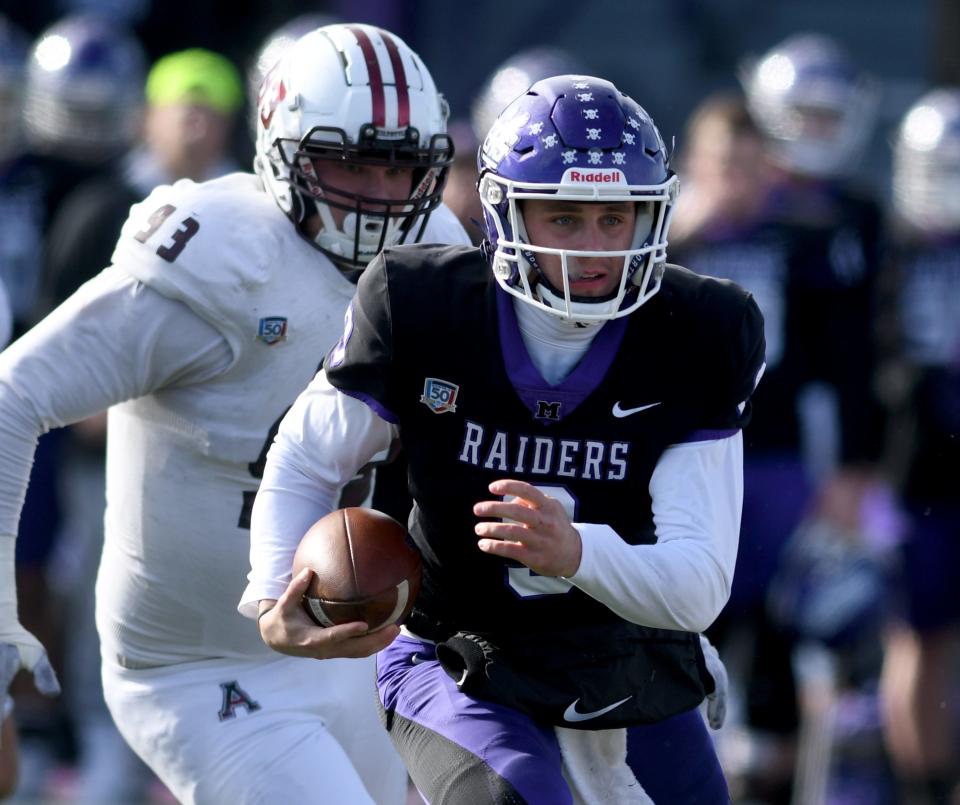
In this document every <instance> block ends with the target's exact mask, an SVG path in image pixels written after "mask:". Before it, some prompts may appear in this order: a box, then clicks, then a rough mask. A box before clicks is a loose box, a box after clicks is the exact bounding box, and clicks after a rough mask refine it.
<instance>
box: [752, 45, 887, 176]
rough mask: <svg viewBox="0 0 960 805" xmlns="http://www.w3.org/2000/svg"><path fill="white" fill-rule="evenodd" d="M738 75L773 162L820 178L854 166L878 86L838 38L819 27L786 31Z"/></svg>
mask: <svg viewBox="0 0 960 805" xmlns="http://www.w3.org/2000/svg"><path fill="white" fill-rule="evenodd" d="M740 80H741V83H742V84H743V89H744V92H745V94H746V96H747V102H748V103H749V106H750V111H751V113H752V114H753V115H754V117H755V118H756V120H757V123H758V124H759V126H760V127H761V129H763V131H764V133H765V134H766V135H767V137H769V138H770V140H771V143H772V146H773V147H772V156H773V158H774V159H775V160H776V161H777V162H779V164H781V165H783V166H784V167H786V168H788V169H790V170H793V171H796V172H797V173H800V174H803V175H807V176H814V177H823V178H832V177H839V176H843V175H846V174H848V173H850V172H851V171H852V170H853V169H854V168H856V166H857V163H858V162H859V160H860V157H861V155H862V154H863V150H864V149H865V147H866V145H867V142H868V140H869V138H870V135H871V134H872V132H873V125H874V121H875V117H876V111H877V104H878V101H879V93H878V89H877V85H876V81H875V80H874V79H872V78H871V77H870V76H868V75H866V74H865V73H864V72H863V71H861V70H860V69H859V68H858V67H857V65H856V64H855V63H854V62H853V60H852V59H851V58H850V55H849V54H848V53H847V52H846V50H845V49H844V48H843V47H841V46H840V44H839V43H837V42H836V41H834V40H833V39H831V38H829V37H827V36H823V35H821V34H797V35H795V36H791V37H789V38H788V39H786V40H784V41H783V42H781V43H780V44H779V45H776V46H775V47H773V48H772V49H771V50H769V51H768V52H767V53H766V54H764V55H763V56H762V57H761V58H760V59H758V60H756V61H754V62H750V63H748V64H746V65H745V68H744V69H743V70H742V71H741V74H740Z"/></svg>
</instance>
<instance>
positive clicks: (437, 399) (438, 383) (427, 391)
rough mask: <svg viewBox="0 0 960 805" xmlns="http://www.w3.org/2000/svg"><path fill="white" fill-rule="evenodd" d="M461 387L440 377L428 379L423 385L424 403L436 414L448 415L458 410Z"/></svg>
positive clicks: (422, 398)
mask: <svg viewBox="0 0 960 805" xmlns="http://www.w3.org/2000/svg"><path fill="white" fill-rule="evenodd" d="M459 391H460V386H458V385H457V384H456V383H451V382H449V381H448V380H441V379H440V378H438V377H428V378H427V379H426V380H425V381H424V383H423V396H422V397H420V402H422V403H423V404H424V405H425V406H427V408H429V409H430V410H431V411H433V413H435V414H446V413H447V412H453V411H456V410H457V394H458V393H459Z"/></svg>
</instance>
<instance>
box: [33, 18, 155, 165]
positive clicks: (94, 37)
mask: <svg viewBox="0 0 960 805" xmlns="http://www.w3.org/2000/svg"><path fill="white" fill-rule="evenodd" d="M145 64H146V60H145V57H144V53H143V50H142V48H141V46H140V43H139V41H138V40H137V39H136V37H135V36H134V35H133V33H132V32H131V31H130V30H128V29H126V28H124V27H123V26H122V25H118V24H115V23H113V22H111V21H110V20H108V19H106V18H104V17H100V16H98V15H95V14H87V13H81V14H73V15H71V16H68V17H64V18H63V19H61V20H59V21H58V22H56V23H55V24H54V25H52V26H50V27H49V28H48V29H47V30H45V31H44V32H43V33H41V34H40V36H39V37H38V38H37V40H36V42H35V43H34V45H33V49H32V51H31V54H30V59H29V62H28V65H27V80H26V91H25V99H24V122H25V124H26V132H27V137H28V142H29V143H30V145H31V146H32V147H33V148H34V149H36V150H37V151H40V152H42V153H55V154H57V155H58V156H61V157H64V158H66V159H70V160H74V161H78V162H99V161H100V160H103V159H107V158H109V157H112V156H115V155H117V154H119V153H121V152H122V151H124V150H126V149H127V148H128V147H130V146H131V145H132V144H133V143H134V142H135V141H136V139H137V137H138V136H139V133H140V125H141V113H142V110H143V85H144V78H145Z"/></svg>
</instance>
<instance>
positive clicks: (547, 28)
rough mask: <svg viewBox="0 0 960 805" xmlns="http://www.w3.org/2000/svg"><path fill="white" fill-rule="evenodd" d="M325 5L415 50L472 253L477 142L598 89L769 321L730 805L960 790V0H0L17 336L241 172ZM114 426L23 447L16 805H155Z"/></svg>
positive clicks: (720, 637) (729, 643)
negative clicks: (666, 148)
mask: <svg viewBox="0 0 960 805" xmlns="http://www.w3.org/2000/svg"><path fill="white" fill-rule="evenodd" d="M337 21H357V22H369V23H373V24H377V25H381V26H383V27H385V28H387V29H389V30H391V31H393V32H395V33H397V34H399V35H400V36H401V37H402V38H404V39H405V40H406V41H407V42H408V43H409V44H410V45H411V47H413V48H414V49H415V50H416V51H417V52H418V53H419V54H420V55H421V56H422V57H423V59H424V61H425V62H426V63H427V64H428V65H429V66H430V69H431V72H432V73H433V75H434V77H435V79H436V81H437V84H438V86H439V88H440V90H441V91H442V92H443V93H444V94H445V95H446V97H447V99H448V101H449V102H450V107H451V124H450V128H451V132H452V135H453V137H454V141H455V143H456V147H457V149H458V158H457V162H456V165H455V168H454V170H453V171H452V172H451V176H450V179H449V182H448V186H447V189H446V192H445V200H446V202H447V204H448V205H449V206H450V207H451V208H452V209H453V210H454V211H455V212H456V213H457V215H458V216H459V217H460V218H461V219H462V220H463V222H464V225H465V226H466V228H467V230H468V232H470V234H471V235H472V236H474V237H475V238H477V239H479V229H478V227H477V226H475V225H474V224H473V223H472V222H471V219H472V218H479V217H480V216H479V206H478V203H477V202H476V200H475V198H474V196H475V190H474V184H473V183H474V181H475V178H476V169H475V154H476V149H477V144H478V142H479V141H480V140H482V139H483V137H484V135H485V133H486V131H487V129H488V128H489V126H490V125H491V123H492V121H493V119H494V117H495V116H496V113H497V112H498V111H499V110H500V109H501V108H502V107H503V106H505V105H506V104H507V103H508V102H509V101H510V100H512V98H513V97H515V96H516V95H517V94H519V93H520V92H522V91H523V90H524V89H526V87H527V86H528V85H529V84H530V83H532V82H533V81H534V80H537V79H540V78H543V77H545V76H547V75H551V74H556V73H569V72H582V73H588V74H595V75H602V76H604V77H607V78H609V79H611V80H612V81H613V82H615V83H616V84H617V86H619V87H621V88H623V89H625V90H626V91H627V92H629V93H630V94H631V95H632V96H633V97H634V98H635V99H636V100H637V101H639V102H640V103H641V104H642V105H643V106H644V107H645V108H646V109H647V110H648V111H649V112H650V114H651V115H652V117H653V118H654V120H655V121H656V122H657V124H658V125H659V128H660V131H661V133H662V134H663V135H664V137H665V139H666V140H667V142H671V141H672V142H674V144H675V153H674V167H675V169H676V170H677V171H678V173H679V174H680V177H681V188H682V190H681V195H680V201H679V203H678V207H677V210H676V214H675V217H674V221H673V226H672V229H671V233H670V252H669V253H670V257H671V261H672V262H677V263H680V264H681V265H685V266H687V267H688V268H690V269H692V270H695V271H698V272H701V273H706V274H711V275H715V276H721V277H726V278H730V279H733V280H735V281H737V282H738V283H740V284H741V285H743V286H744V287H746V288H747V289H748V290H750V291H751V292H752V293H753V294H754V296H755V297H756V298H757V301H758V303H759V304H760V307H761V309H762V311H763V313H764V317H765V322H766V337H767V372H766V376H765V377H764V379H763V381H762V382H761V384H760V387H759V390H758V392H757V394H756V398H755V400H756V402H755V405H756V412H755V417H754V420H753V422H752V424H751V426H750V428H749V429H748V431H747V433H746V455H745V470H744V471H745V490H746V491H745V501H744V512H743V528H742V537H741V545H740V554H739V558H738V566H737V574H736V578H735V581H734V590H733V595H732V597H731V600H730V602H729V604H728V606H727V607H726V609H725V611H724V613H723V614H722V615H721V617H720V619H719V620H718V621H717V623H716V624H715V625H714V626H713V627H712V629H711V637H712V638H713V640H714V642H715V643H716V644H717V645H718V647H719V648H720V651H721V655H722V656H723V658H724V660H725V661H726V663H727V666H728V671H729V674H730V681H731V692H730V704H729V715H728V718H727V723H726V725H725V726H724V728H723V729H722V730H720V731H719V732H718V733H717V734H716V740H717V743H718V748H719V751H720V754H721V759H722V761H723V764H724V767H725V770H726V772H727V774H728V777H729V780H730V784H731V790H732V793H733V797H734V802H737V803H756V804H757V805H761V804H763V803H770V804H773V803H794V804H795V805H817V804H818V803H837V805H839V804H840V803H843V804H844V805H860V803H863V804H864V805H884V804H885V803H889V804H890V805H894V804H895V803H905V805H927V803H953V804H954V805H957V803H960V785H958V780H960V737H958V736H960V730H958V723H960V707H958V697H957V693H958V690H960V665H958V652H957V644H958V642H960V640H958V632H957V627H958V622H960V594H958V593H957V590H956V589H955V584H954V580H955V579H960V561H958V560H960V445H958V434H960V3H957V2H955V0H844V2H842V3H839V2H836V1H835V0H670V2H666V1H665V0H631V2H614V0H594V2H591V3H573V2H567V1H566V0H553V2H544V0H528V2H525V3H522V4H519V3H516V2H509V0H477V1H476V2H474V3H471V4H460V3H451V2H441V0H403V1H401V0H350V2H347V0H329V2H316V3H308V2H297V1H296V0H274V1H273V2H271V3H269V4H267V3H260V2H255V0H233V2H230V3H227V2H224V0H189V2H188V0H164V1H163V2H162V3H161V2H159V0H32V2H29V3H27V2H22V0H8V1H7V2H0V99H2V101H3V103H2V105H0V310H3V309H5V308H6V305H5V300H8V301H9V308H10V310H11V311H12V317H8V318H10V329H11V330H12V334H13V336H14V337H16V336H17V335H19V334H21V333H23V332H24V331H25V330H26V329H28V328H29V327H30V326H31V325H32V324H33V323H35V322H36V321H37V320H38V319H39V318H40V317H42V316H43V315H44V314H45V313H46V312H47V311H49V310H50V309H52V307H53V306H55V305H56V304H58V303H59V302H60V301H62V300H63V299H64V298H66V297H67V296H69V295H70V294H71V293H72V292H73V291H74V290H75V289H76V288H77V287H78V286H79V285H80V284H81V283H82V282H84V281H85V280H86V279H88V278H89V277H91V276H93V275H94V274H96V273H97V272H99V271H100V270H101V269H102V268H103V267H104V266H106V265H108V264H109V261H110V255H111V252H112V249H113V245H114V243H115V241H116V239H117V236H118V234H119V231H120V227H121V225H122V223H123V221H124V219H125V217H126V214H127V210H128V209H129V207H130V205H131V204H132V203H134V202H136V201H138V200H140V199H142V198H143V197H145V196H146V195H147V194H148V193H149V191H150V190H151V189H152V188H153V187H154V186H156V185H157V184H162V183H167V182H170V181H173V180H176V179H178V178H183V177H187V178H191V179H195V180H203V179H207V178H212V177H215V176H218V175H222V174H223V173H226V172H229V171H233V170H249V169H250V165H251V159H252V156H253V145H252V140H251V132H252V129H253V127H252V124H251V122H250V121H251V119H252V114H253V111H252V108H253V104H254V103H255V97H256V87H257V85H258V83H259V78H260V77H261V76H262V75H263V73H264V72H265V71H266V69H268V68H269V66H271V64H272V62H273V61H274V60H275V59H276V58H277V56H278V55H279V53H280V52H281V51H282V49H283V47H284V46H285V45H286V44H288V43H289V42H290V41H292V39H294V38H296V37H297V36H299V35H301V34H302V33H305V32H306V31H308V30H311V29H313V28H315V27H317V26H319V25H323V24H327V23H329V22H337ZM5 322H6V318H5V317H4V316H3V315H2V314H0V345H2V344H3V343H5V340H6V338H5V336H6V333H4V332H3V330H4V326H5ZM654 348H655V346H654ZM104 431H105V422H104V421H103V420H101V419H96V420H91V421H87V422H83V423H80V424H79V425H76V426H73V427H71V428H69V429H66V430H64V431H60V430H54V431H51V433H49V434H48V435H47V436H45V437H44V438H43V439H42V440H41V445H40V450H39V452H38V456H37V461H36V464H35V466H34V471H33V478H32V480H31V485H30V493H29V495H28V498H27V505H26V508H25V510H24V515H23V519H22V522H21V530H20V535H19V539H18V544H17V550H18V554H17V561H18V586H19V591H20V615H21V620H22V622H23V624H24V625H25V626H26V627H27V628H28V629H30V630H31V631H32V632H33V633H34V634H36V635H37V636H38V637H39V638H40V639H41V640H42V642H43V643H44V645H45V646H47V648H48V650H49V651H50V655H51V660H52V661H53V662H54V664H55V666H56V667H57V669H58V672H59V674H60V678H61V680H62V682H63V688H64V692H63V695H62V696H61V697H60V698H59V699H57V700H46V699H42V698H40V697H38V696H37V695H35V694H34V692H33V691H32V687H31V685H30V684H29V682H28V680H27V679H26V678H25V677H24V678H21V679H19V680H18V682H19V683H20V684H18V685H15V687H14V694H15V695H14V708H13V711H12V714H9V715H7V714H5V718H6V723H5V725H4V726H5V732H4V736H5V737H4V740H5V745H6V746H7V747H9V746H11V743H12V741H13V740H14V737H13V736H14V733H13V731H12V728H13V724H14V722H15V723H16V727H17V730H16V734H17V735H18V736H19V745H20V754H21V770H20V780H19V787H18V790H17V791H16V792H15V793H14V794H13V795H12V800H11V801H13V802H22V803H33V802H51V803H62V802H78V803H79V802H82V803H103V804H109V803H160V802H169V801H171V799H170V796H169V794H167V793H166V792H165V791H164V789H163V788H162V787H161V786H160V785H159V784H158V783H157V782H156V781H154V780H153V779H152V778H151V775H150V774H149V772H148V771H147V770H146V769H145V768H144V767H143V766H142V765H141V764H140V762H139V761H138V760H137V758H136V757H135V756H134V755H133V754H132V753H131V752H130V751H129V750H128V749H126V747H125V745H124V744H123V742H122V740H121V739H120V737H119V735H118V734H117V733H116V731H115V730H114V728H113V726H112V723H111V721H110V718H109V715H108V714H107V711H106V708H105V706H104V704H103V701H102V694H101V693H100V683H99V649H98V645H97V639H96V633H95V630H94V626H93V614H92V613H93V595H94V578H95V572H96V565H97V561H98V558H99V550H100V544H101V541H102V534H101V518H102V513H103V506H104V500H103V494H104V493H103V489H104V479H103V442H104ZM2 779H3V769H2V763H0V780H2ZM2 793H3V792H0V794H2Z"/></svg>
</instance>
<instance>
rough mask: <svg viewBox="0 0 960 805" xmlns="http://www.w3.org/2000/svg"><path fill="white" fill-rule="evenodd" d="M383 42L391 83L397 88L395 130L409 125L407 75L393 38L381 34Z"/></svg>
mask: <svg viewBox="0 0 960 805" xmlns="http://www.w3.org/2000/svg"><path fill="white" fill-rule="evenodd" d="M383 41H384V43H385V44H386V46H387V53H389V54H390V65H391V66H392V67H393V82H394V84H396V87H397V128H401V129H402V128H405V127H406V126H409V125H410V92H409V89H408V87H407V73H406V71H405V70H404V69H403V59H402V58H400V49H399V48H398V47H397V43H396V42H394V41H393V37H392V36H390V35H389V34H388V33H386V32H384V33H383Z"/></svg>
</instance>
